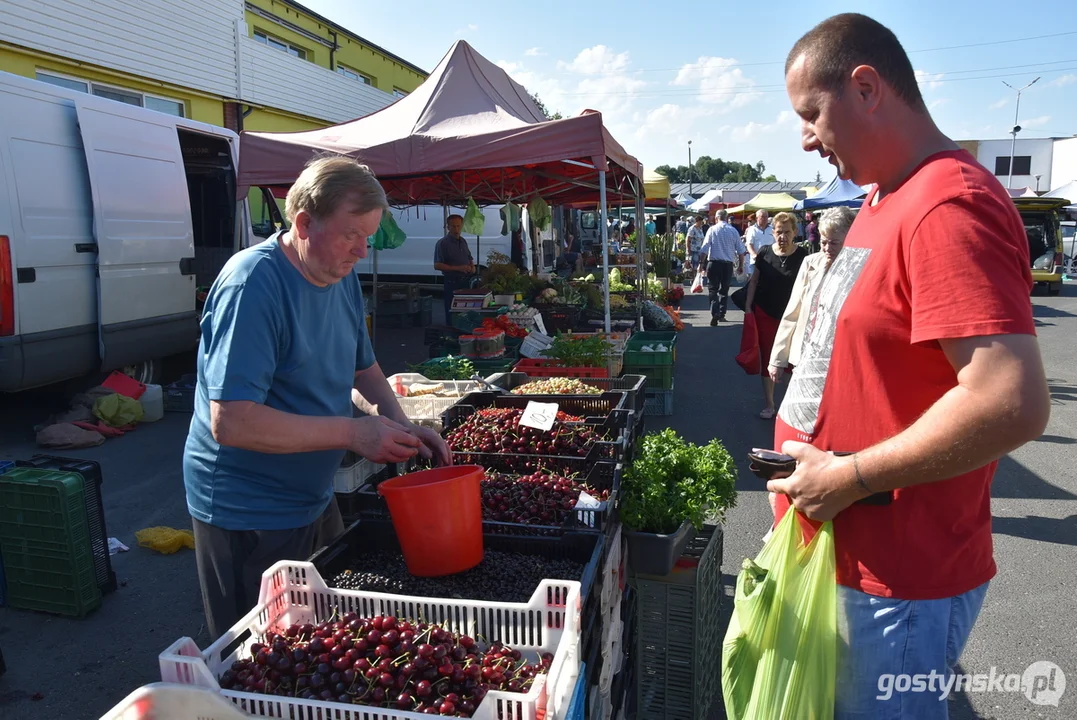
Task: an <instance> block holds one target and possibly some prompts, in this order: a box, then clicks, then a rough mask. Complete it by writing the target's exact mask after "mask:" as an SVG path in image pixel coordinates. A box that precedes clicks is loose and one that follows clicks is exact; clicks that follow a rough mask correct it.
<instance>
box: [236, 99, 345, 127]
mask: <svg viewBox="0 0 1077 720" xmlns="http://www.w3.org/2000/svg"><path fill="white" fill-rule="evenodd" d="M243 107H244V108H247V107H249V106H247V105H244V106H243ZM329 124H330V123H327V122H325V121H324V120H315V119H313V118H307V117H303V116H302V115H295V114H292V113H289V112H284V111H283V110H271V109H267V108H255V109H253V110H251V114H250V115H247V116H246V117H245V118H243V129H244V130H250V131H252V132H297V131H299V130H315V129H317V128H323V127H326V126H328V125H329Z"/></svg>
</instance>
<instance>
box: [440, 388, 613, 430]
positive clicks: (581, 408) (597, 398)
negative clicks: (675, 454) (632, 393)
mask: <svg viewBox="0 0 1077 720" xmlns="http://www.w3.org/2000/svg"><path fill="white" fill-rule="evenodd" d="M532 402H547V403H557V409H558V410H560V411H561V412H566V413H568V414H569V415H575V416H577V417H582V418H583V419H584V422H586V423H587V424H589V425H603V426H606V427H617V428H620V429H622V430H623V429H624V428H626V427H628V425H629V423H630V421H631V420H632V411H631V410H626V409H625V407H624V404H625V395H624V393H602V394H601V395H554V396H548V397H547V398H544V399H538V398H536V397H535V396H528V395H511V394H510V395H506V394H503V393H498V392H493V391H479V392H473V393H469V394H468V395H467V396H465V397H464V398H462V399H461V400H460V402H459V403H457V404H456V405H455V406H454V407H452V408H450V409H448V410H446V411H445V413H444V415H442V424H443V426H444V427H445V428H450V427H456V426H457V425H459V424H460V421H461V420H463V419H464V418H467V417H468V416H469V415H471V414H473V413H474V412H475V411H476V410H483V409H485V408H491V407H492V408H516V409H517V410H523V409H525V408H526V407H527V405H528V403H532Z"/></svg>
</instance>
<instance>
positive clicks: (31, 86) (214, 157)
mask: <svg viewBox="0 0 1077 720" xmlns="http://www.w3.org/2000/svg"><path fill="white" fill-rule="evenodd" d="M238 140H239V138H238V137H237V136H236V134H235V133H233V132H231V131H229V130H226V129H224V128H219V127H214V126H212V125H207V124H204V123H199V122H194V121H191V120H185V119H183V118H177V117H173V116H171V115H166V114H163V113H158V112H155V111H152V110H145V109H143V108H139V107H132V106H130V105H125V104H123V103H120V102H116V101H113V100H108V99H105V98H98V97H94V96H91V95H87V94H84V93H80V92H77V91H73V90H67V89H64V88H59V87H54V86H52V85H48V84H45V83H41V82H38V81H36V80H28V79H26V78H23V77H19V76H16V75H11V74H8V73H2V72H0V391H5V392H12V391H17V390H22V389H25V388H31V387H37V386H41V385H46V384H49V383H54V382H59V381H62V380H67V379H70V378H76V377H80V376H82V375H85V374H87V373H91V372H95V371H109V370H114V369H123V370H124V371H125V372H127V373H128V374H130V375H132V376H133V377H136V378H137V379H139V380H141V381H143V382H151V381H153V380H155V379H156V378H157V375H158V374H159V372H160V360H161V358H164V357H166V356H169V355H172V354H175V353H179V352H183V351H187V350H190V349H192V348H194V347H195V346H197V343H198V323H197V314H196V306H195V303H196V298H195V296H196V287H197V286H199V285H209V284H210V283H212V281H213V280H214V278H216V275H217V273H218V272H219V270H220V268H221V267H222V266H223V265H224V263H225V261H227V259H228V258H229V257H230V256H231V255H232V254H233V253H234V252H235V251H236V250H238V249H239V248H240V247H243V246H245V245H246V244H247V238H249V233H248V232H247V230H246V228H249V221H248V219H247V216H246V212H245V210H244V208H245V204H244V203H237V202H236V199H235V198H236V173H235V169H236V167H237V164H238V147H239V144H238Z"/></svg>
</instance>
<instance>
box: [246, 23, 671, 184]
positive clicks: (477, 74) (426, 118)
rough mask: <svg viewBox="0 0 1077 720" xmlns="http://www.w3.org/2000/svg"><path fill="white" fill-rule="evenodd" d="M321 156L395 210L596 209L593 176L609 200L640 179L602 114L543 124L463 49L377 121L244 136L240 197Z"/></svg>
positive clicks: (505, 79) (514, 88)
mask: <svg viewBox="0 0 1077 720" xmlns="http://www.w3.org/2000/svg"><path fill="white" fill-rule="evenodd" d="M319 153H335V154H340V155H347V156H350V157H354V158H357V159H358V160H360V161H362V162H363V163H365V164H367V165H368V166H370V168H371V169H372V170H373V171H374V173H375V174H376V175H377V176H378V179H379V180H381V182H382V185H383V186H384V187H385V190H386V193H387V194H388V195H389V200H390V202H393V203H399V204H419V203H438V202H445V201H459V200H460V199H462V198H465V197H472V198H474V199H475V201H476V202H480V203H481V202H487V203H490V202H502V201H504V200H507V199H512V198H517V199H519V198H524V197H526V196H529V195H531V194H533V193H535V192H538V193H539V194H540V195H541V196H542V197H543V199H545V200H547V202H550V203H551V204H553V203H557V204H562V203H567V202H572V201H574V200H583V199H594V198H597V188H598V186H597V183H596V174H597V171H599V170H607V171H610V173H609V174H608V175H607V186H608V187H610V188H611V192H613V193H614V194H616V193H617V192H618V191H620V192H622V193H623V194H625V195H633V196H634V195H635V192H633V191H632V190H631V189H630V187H629V185H630V184H631V183H632V182H637V181H638V180H637V179H638V178H641V177H642V176H643V167H642V166H641V165H640V163H639V161H638V160H636V159H635V158H634V157H632V156H631V155H629V154H628V153H627V152H625V150H624V148H623V147H621V145H620V144H619V143H617V141H616V140H614V139H613V137H612V136H611V135H610V134H609V132H608V131H607V130H606V128H605V127H604V126H603V124H602V115H601V114H600V113H598V112H595V111H592V110H586V111H584V112H583V113H581V114H580V115H578V116H576V117H572V118H566V119H563V120H546V119H545V117H544V115H543V113H542V111H541V110H540V109H539V108H538V106H537V105H536V104H535V103H534V101H533V100H532V99H531V97H530V96H529V95H528V93H527V91H526V90H525V89H524V88H523V86H522V85H520V84H519V83H517V82H515V81H514V80H512V78H510V77H509V76H508V74H507V73H506V72H505V71H504V70H502V69H501V68H499V67H498V66H496V65H494V64H493V63H491V62H490V61H489V60H487V59H486V58H484V57H483V56H482V55H480V54H479V53H477V52H476V51H475V50H474V49H473V48H472V47H471V46H470V45H468V44H467V43H466V42H464V41H462V40H460V41H457V42H456V43H455V44H454V45H453V46H452V48H451V49H450V50H449V52H448V54H446V55H445V57H444V58H443V59H442V61H441V63H440V64H438V66H437V67H436V68H435V69H434V71H433V72H432V73H431V74H430V76H429V77H428V78H427V79H426V81H425V82H423V84H422V85H420V86H419V87H418V88H416V89H415V91H414V92H412V93H411V94H409V95H407V96H405V97H403V98H401V99H400V100H397V101H396V102H395V103H393V104H392V105H389V106H388V107H385V108H383V109H381V110H379V111H377V112H375V113H371V114H370V115H367V116H365V117H361V118H359V119H357V120H352V121H349V122H346V123H342V124H340V125H334V126H331V127H326V128H321V129H318V130H308V131H304V132H292V133H260V132H245V133H243V135H242V139H241V144H240V158H239V182H238V185H239V188H238V189H239V195H240V196H243V195H245V194H246V192H247V189H248V188H250V187H252V186H263V187H273V186H288V185H291V184H292V183H293V182H294V181H295V179H296V178H297V177H298V176H299V173H300V172H301V171H302V169H303V167H304V165H305V164H306V163H307V162H308V161H309V160H310V159H311V157H313V156H315V155H317V154H319ZM667 196H668V192H667Z"/></svg>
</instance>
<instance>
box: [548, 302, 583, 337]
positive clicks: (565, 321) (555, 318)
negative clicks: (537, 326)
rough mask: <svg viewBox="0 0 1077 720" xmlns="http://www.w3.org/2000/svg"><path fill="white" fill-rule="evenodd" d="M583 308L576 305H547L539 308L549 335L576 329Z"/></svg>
mask: <svg viewBox="0 0 1077 720" xmlns="http://www.w3.org/2000/svg"><path fill="white" fill-rule="evenodd" d="M581 310H582V308H580V307H579V306H576V305H546V306H540V307H539V308H538V311H539V315H541V316H542V324H543V325H544V326H545V328H546V334H547V335H550V334H552V333H556V332H572V331H573V330H575V329H576V323H577V322H579V318H580V312H581Z"/></svg>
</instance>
